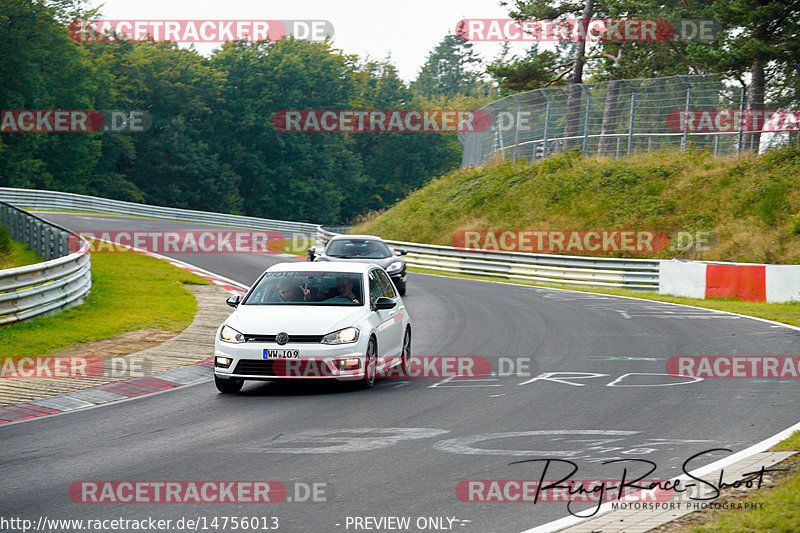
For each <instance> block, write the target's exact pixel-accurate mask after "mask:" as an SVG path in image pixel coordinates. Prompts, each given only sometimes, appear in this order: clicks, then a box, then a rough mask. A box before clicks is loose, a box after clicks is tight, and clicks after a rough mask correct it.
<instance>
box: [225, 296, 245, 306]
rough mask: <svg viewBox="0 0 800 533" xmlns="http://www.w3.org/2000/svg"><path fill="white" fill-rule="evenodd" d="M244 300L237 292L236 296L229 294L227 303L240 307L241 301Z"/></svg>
mask: <svg viewBox="0 0 800 533" xmlns="http://www.w3.org/2000/svg"><path fill="white" fill-rule="evenodd" d="M241 301H242V296H241V295H239V294H237V295H236V296H229V297H228V299H227V300H225V303H227V304H228V305H230V306H231V307H239V302H241Z"/></svg>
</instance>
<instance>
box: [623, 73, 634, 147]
mask: <svg viewBox="0 0 800 533" xmlns="http://www.w3.org/2000/svg"><path fill="white" fill-rule="evenodd" d="M624 81H625V85H627V86H628V88H629V89H630V90H631V114H630V118H629V119H628V155H627V157H630V156H631V147H632V145H633V121H634V119H635V118H636V87H634V86H633V85H631V83H630V82H629V81H628V80H624Z"/></svg>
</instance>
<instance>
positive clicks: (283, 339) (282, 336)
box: [275, 331, 289, 346]
mask: <svg viewBox="0 0 800 533" xmlns="http://www.w3.org/2000/svg"><path fill="white" fill-rule="evenodd" d="M275 342H277V343H278V344H280V345H281V346H282V345H284V344H286V343H287V342H289V335H288V334H287V333H286V332H285V331H281V332H280V333H278V334H277V335H275Z"/></svg>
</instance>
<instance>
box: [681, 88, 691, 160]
mask: <svg viewBox="0 0 800 533" xmlns="http://www.w3.org/2000/svg"><path fill="white" fill-rule="evenodd" d="M678 79H679V80H681V81H682V82H683V84H684V85H686V104H684V108H683V110H684V111H685V112H688V111H689V107H690V106H691V105H692V84H691V83H689V82H687V81H686V80H685V79H683V76H678ZM685 118H686V115H684V121H685ZM678 123H679V124H680V122H678ZM688 142H689V128H688V127H686V124H685V123H684V125H683V135H682V136H681V150H686V144H687V143H688Z"/></svg>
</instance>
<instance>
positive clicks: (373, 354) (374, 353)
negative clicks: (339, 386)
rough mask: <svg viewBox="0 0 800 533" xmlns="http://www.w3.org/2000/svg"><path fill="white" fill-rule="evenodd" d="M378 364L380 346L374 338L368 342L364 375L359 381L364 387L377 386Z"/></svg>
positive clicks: (360, 385)
mask: <svg viewBox="0 0 800 533" xmlns="http://www.w3.org/2000/svg"><path fill="white" fill-rule="evenodd" d="M377 365H378V347H377V344H376V342H375V339H374V338H371V339H370V340H369V344H367V356H366V358H365V360H364V377H363V378H361V381H359V382H358V385H359V387H360V388H362V389H371V388H372V387H374V386H375V373H376V370H375V368H376V367H377Z"/></svg>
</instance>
